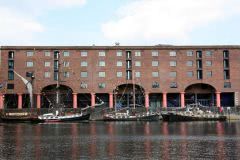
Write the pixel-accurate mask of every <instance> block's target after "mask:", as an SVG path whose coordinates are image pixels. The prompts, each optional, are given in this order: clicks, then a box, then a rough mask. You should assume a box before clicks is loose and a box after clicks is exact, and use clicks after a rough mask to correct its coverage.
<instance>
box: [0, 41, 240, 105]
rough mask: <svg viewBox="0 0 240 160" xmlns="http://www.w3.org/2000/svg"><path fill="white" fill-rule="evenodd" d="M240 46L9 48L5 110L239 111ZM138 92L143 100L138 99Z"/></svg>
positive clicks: (2, 78) (0, 88) (1, 94)
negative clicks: (55, 106)
mask: <svg viewBox="0 0 240 160" xmlns="http://www.w3.org/2000/svg"><path fill="white" fill-rule="evenodd" d="M239 62H240V46H170V45H166V46H164V45H156V46H2V47H1V49H0V72H1V74H0V84H1V85H0V108H1V109H3V108H18V109H21V108H28V107H29V94H28V91H27V89H26V86H25V85H24V83H23V82H22V80H21V78H20V77H18V76H17V75H16V74H15V73H14V72H16V73H18V74H19V75H21V76H23V77H25V78H26V79H28V80H29V83H32V84H33V94H34V105H33V106H34V107H35V108H48V107H50V105H51V101H54V96H55V93H54V89H55V88H56V86H57V85H58V84H59V88H60V90H61V91H62V92H61V101H62V102H63V103H64V104H65V105H66V106H67V107H70V108H71V107H73V108H81V107H86V106H87V105H93V106H94V104H95V103H97V101H98V99H102V100H103V101H105V104H106V106H107V107H110V108H114V107H116V106H118V107H119V106H120V107H124V106H127V105H129V104H132V103H133V101H135V103H136V104H138V105H137V106H139V107H141V106H144V107H146V108H147V109H148V108H149V107H150V108H166V107H185V106H187V105H190V104H194V103H200V104H202V105H203V106H217V107H220V106H223V107H226V106H230V107H232V106H238V105H239V101H238V99H239V91H240V69H239V68H240V63H239ZM133 93H134V94H136V97H135V98H134V99H133Z"/></svg>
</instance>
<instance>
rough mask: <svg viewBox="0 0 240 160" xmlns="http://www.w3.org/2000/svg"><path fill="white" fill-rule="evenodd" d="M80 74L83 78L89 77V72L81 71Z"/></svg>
mask: <svg viewBox="0 0 240 160" xmlns="http://www.w3.org/2000/svg"><path fill="white" fill-rule="evenodd" d="M80 74H81V77H82V78H86V77H88V72H81V73H80Z"/></svg>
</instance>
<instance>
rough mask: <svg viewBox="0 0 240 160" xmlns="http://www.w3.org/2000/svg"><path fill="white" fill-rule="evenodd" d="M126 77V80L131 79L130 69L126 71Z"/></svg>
mask: <svg viewBox="0 0 240 160" xmlns="http://www.w3.org/2000/svg"><path fill="white" fill-rule="evenodd" d="M126 78H127V80H131V79H132V71H127V73H126Z"/></svg>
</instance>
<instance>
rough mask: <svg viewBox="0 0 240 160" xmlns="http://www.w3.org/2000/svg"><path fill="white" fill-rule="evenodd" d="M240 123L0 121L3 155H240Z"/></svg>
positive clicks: (181, 157) (107, 157) (39, 156)
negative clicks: (31, 122)
mask: <svg viewBox="0 0 240 160" xmlns="http://www.w3.org/2000/svg"><path fill="white" fill-rule="evenodd" d="M239 125H240V122H186V123H167V122H108V123H104V122H89V123H68V124H62V123H59V124H57V123H56V124H38V125H31V124H0V147H1V150H0V159H197V158H198V159H228V158H230V159H239V158H240V153H239V152H238V151H239V149H240V130H239Z"/></svg>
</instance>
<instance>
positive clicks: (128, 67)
mask: <svg viewBox="0 0 240 160" xmlns="http://www.w3.org/2000/svg"><path fill="white" fill-rule="evenodd" d="M126 67H127V69H131V68H132V61H129V60H127V63H126Z"/></svg>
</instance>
